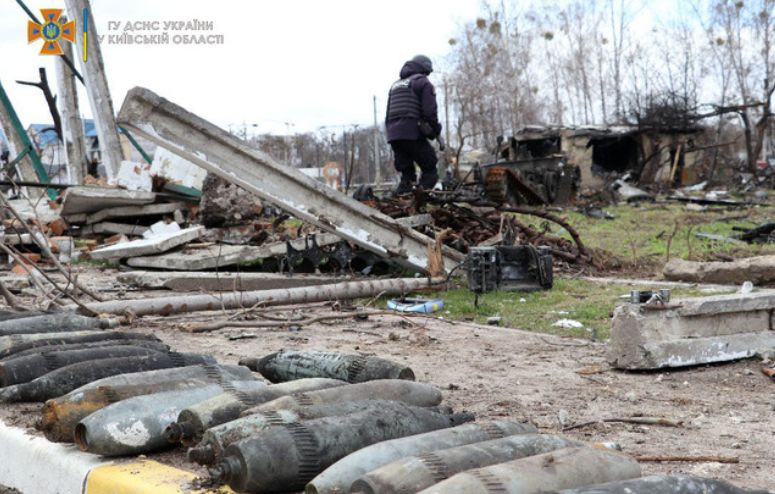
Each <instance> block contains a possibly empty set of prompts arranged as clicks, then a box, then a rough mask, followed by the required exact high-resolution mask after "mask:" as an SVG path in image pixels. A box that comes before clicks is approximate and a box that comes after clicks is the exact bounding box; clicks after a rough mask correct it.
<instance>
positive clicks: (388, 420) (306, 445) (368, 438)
mask: <svg viewBox="0 0 775 494" xmlns="http://www.w3.org/2000/svg"><path fill="white" fill-rule="evenodd" d="M454 425H455V419H454V418H453V416H450V415H445V414H442V413H438V412H434V411H431V410H428V409H427V408H420V407H413V406H409V405H406V404H403V403H399V402H392V403H385V404H383V405H382V407H381V408H380V409H379V410H368V411H364V412H358V413H353V414H349V415H344V416H339V417H325V418H320V419H314V420H306V421H303V422H295V423H292V424H284V425H278V426H273V427H270V428H268V429H266V430H264V431H262V432H260V433H259V434H256V435H254V436H252V437H250V438H248V439H243V440H242V441H239V442H236V443H234V444H231V445H230V446H229V447H227V448H226V450H225V451H224V453H223V458H222V459H221V461H220V462H219V463H217V464H216V465H215V466H213V467H212V468H210V469H209V472H210V475H211V476H212V477H213V479H214V480H216V481H219V482H227V483H228V484H229V486H230V487H231V488H232V489H234V490H236V491H238V492H258V493H262V492H287V491H298V490H301V489H302V488H303V487H304V485H305V484H306V483H307V482H309V481H310V480H311V479H312V478H313V477H314V476H315V475H317V474H319V473H320V472H321V471H323V470H324V469H325V468H327V467H328V466H329V465H331V464H333V463H334V462H336V461H337V460H339V459H340V458H343V457H344V456H346V455H348V454H350V453H352V452H353V451H356V450H358V449H361V448H363V447H366V446H368V445H370V444H374V443H377V442H380V441H386V440H388V439H395V438H398V437H404V436H410V435H413V434H420V433H422V432H428V431H431V430H436V429H443V428H446V427H451V426H454Z"/></svg>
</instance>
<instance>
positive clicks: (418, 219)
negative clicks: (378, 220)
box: [396, 213, 433, 228]
mask: <svg viewBox="0 0 775 494" xmlns="http://www.w3.org/2000/svg"><path fill="white" fill-rule="evenodd" d="M396 221H397V222H399V223H400V224H402V225H404V226H407V227H409V228H416V227H418V226H426V225H430V224H431V223H433V216H431V215H430V214H428V213H423V214H416V215H414V216H407V217H405V218H397V219H396Z"/></svg>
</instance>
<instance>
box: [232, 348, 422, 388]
mask: <svg viewBox="0 0 775 494" xmlns="http://www.w3.org/2000/svg"><path fill="white" fill-rule="evenodd" d="M240 365H247V366H248V367H250V368H251V369H253V370H254V371H256V372H259V373H261V375H262V376H264V377H265V378H267V379H268V380H269V381H270V382H273V383H276V382H285V381H292V380H294V379H301V378H305V377H330V378H331V379H341V380H342V381H347V382H349V383H359V382H365V381H373V380H375V379H407V380H409V381H414V372H413V371H412V369H410V368H409V367H407V366H405V365H401V364H398V363H396V362H392V361H390V360H385V359H382V358H379V357H369V356H366V355H348V354H345V353H340V352H324V351H317V350H307V351H295V350H281V351H279V352H275V353H272V354H270V355H267V356H266V357H263V358H260V359H259V358H245V359H242V360H240Z"/></svg>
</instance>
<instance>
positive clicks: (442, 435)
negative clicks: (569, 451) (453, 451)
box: [305, 421, 578, 494]
mask: <svg viewBox="0 0 775 494" xmlns="http://www.w3.org/2000/svg"><path fill="white" fill-rule="evenodd" d="M536 432H538V430H537V429H536V428H535V427H534V426H532V425H530V424H521V423H518V422H506V421H487V422H474V423H470V424H464V425H460V426H458V427H453V428H451V429H443V430H438V431H432V432H426V433H425V434H419V435H416V436H409V437H402V438H400V439H393V440H392V441H385V442H381V443H377V444H372V445H371V446H368V447H366V448H363V449H361V450H358V451H356V452H355V453H353V454H351V455H348V456H345V457H344V458H342V459H341V460H339V461H337V462H336V463H334V464H333V465H331V466H330V467H328V468H327V469H326V470H325V471H324V472H323V473H321V474H320V475H318V476H317V477H315V478H314V479H312V481H311V482H310V483H309V484H307V487H306V491H305V492H306V493H307V494H330V493H334V492H349V489H350V486H351V485H353V482H355V481H357V480H358V478H359V477H361V476H362V475H364V474H366V473H369V472H371V471H372V470H376V469H378V468H380V467H382V466H385V465H387V464H389V463H391V462H393V461H396V460H398V459H399V458H404V457H407V456H412V455H419V454H423V453H430V452H432V451H436V450H445V449H446V448H452V447H455V446H461V445H464V444H471V443H478V442H481V441H486V440H489V439H495V438H503V437H505V436H511V435H513V434H518V435H516V436H512V437H515V438H520V437H522V436H521V435H522V434H529V435H531V436H532V435H535V434H533V433H536ZM576 444H578V443H576ZM569 445H570V444H566V445H564V446H569ZM560 447H563V446H560ZM554 449H557V448H554ZM541 452H543V451H541ZM511 459H513V458H511ZM504 461H505V460H504ZM471 468H473V467H471ZM407 478H409V477H407ZM395 480H396V481H399V480H404V479H395ZM434 483H435V482H431V485H433V484H434ZM417 490H420V489H417ZM383 492H402V491H390V490H389V489H388V490H385V491H383ZM415 492H416V491H415Z"/></svg>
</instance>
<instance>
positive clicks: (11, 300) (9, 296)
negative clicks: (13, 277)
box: [0, 280, 28, 311]
mask: <svg viewBox="0 0 775 494" xmlns="http://www.w3.org/2000/svg"><path fill="white" fill-rule="evenodd" d="M0 295H2V296H3V298H4V299H5V303H7V304H8V306H9V307H11V308H12V309H14V310H19V311H27V310H28V309H27V307H24V306H23V305H22V304H21V303H20V302H19V299H17V298H16V297H15V296H14V295H13V293H11V291H10V290H8V288H7V287H6V286H5V284H4V283H3V280H0Z"/></svg>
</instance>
